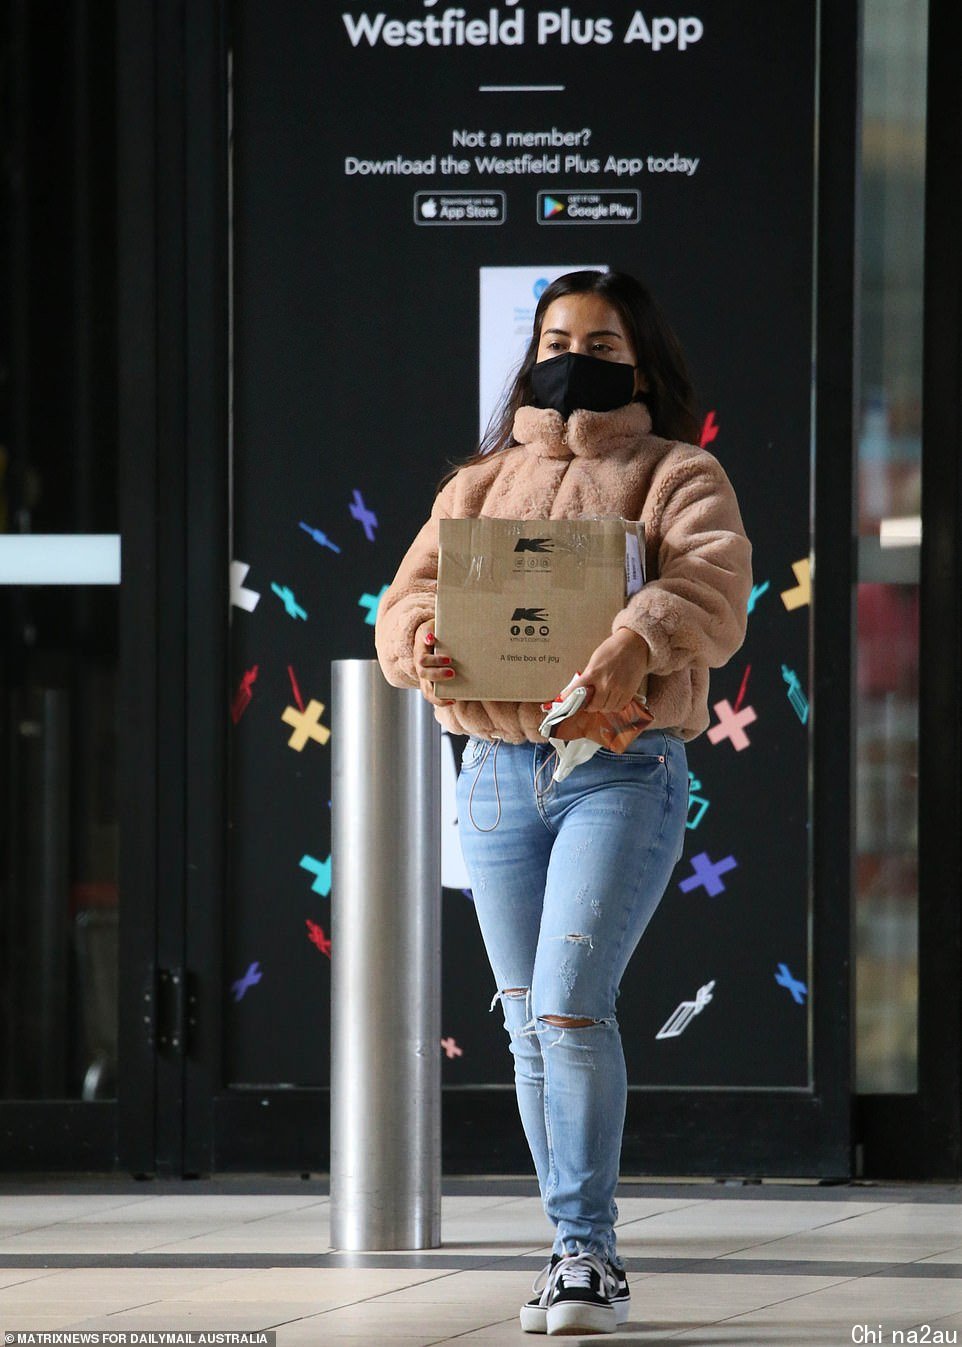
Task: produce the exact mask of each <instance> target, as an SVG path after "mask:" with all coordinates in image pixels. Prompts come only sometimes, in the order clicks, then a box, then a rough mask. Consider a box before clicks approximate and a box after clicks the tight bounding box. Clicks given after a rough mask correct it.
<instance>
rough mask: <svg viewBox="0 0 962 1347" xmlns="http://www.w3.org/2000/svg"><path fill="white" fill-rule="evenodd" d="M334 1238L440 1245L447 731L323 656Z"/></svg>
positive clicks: (364, 664) (414, 703) (360, 1245)
mask: <svg viewBox="0 0 962 1347" xmlns="http://www.w3.org/2000/svg"><path fill="white" fill-rule="evenodd" d="M331 669H332V683H331V715H332V723H331V746H332V753H333V779H332V792H331V836H332V841H331V866H332V871H331V894H332V901H331V923H332V926H331V974H332V1006H331V1021H332V1023H331V1243H332V1245H333V1247H334V1248H335V1249H432V1248H437V1247H438V1245H439V1244H440V1242H441V1060H440V1056H441V1054H440V1039H441V727H440V725H439V724H438V723H437V721H436V720H435V719H434V714H433V711H432V708H431V706H430V705H429V704H428V703H427V702H426V701H425V700H424V698H423V697H422V696H421V694H420V693H419V692H418V691H416V690H414V689H406V688H395V687H392V686H391V685H390V684H389V683H388V682H387V681H386V679H385V678H384V675H383V674H382V673H381V669H380V666H379V664H378V663H377V661H376V660H359V659H342V660H334V661H332V665H331Z"/></svg>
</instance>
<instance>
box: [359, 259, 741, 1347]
mask: <svg viewBox="0 0 962 1347" xmlns="http://www.w3.org/2000/svg"><path fill="white" fill-rule="evenodd" d="M698 432H699V428H698V421H697V419H696V416H695V413H694V400H693V393H692V388H691V382H690V379H689V376H688V373H687V370H686V365H685V359H684V356H683V354H682V351H681V348H680V346H679V344H678V341H677V339H676V337H675V335H674V333H673V332H672V330H671V328H670V327H669V325H668V323H667V322H666V321H665V319H664V317H663V315H662V314H661V311H660V310H659V308H658V306H657V305H656V304H655V303H654V301H653V300H652V298H651V296H650V294H649V292H648V291H647V289H646V288H645V287H644V286H643V285H642V284H641V283H640V282H639V281H637V280H636V279H634V278H633V277H631V276H628V275H625V274H624V273H618V272H595V271H577V272H571V273H570V274H568V275H566V276H562V277H560V278H559V279H558V280H556V281H554V282H552V284H550V285H549V286H548V287H547V288H546V289H545V291H544V293H543V294H542V296H541V299H540V301H539V303H538V307H537V310H536V312H535V319H534V330H533V333H532V337H531V342H530V345H529V347H528V350H527V352H526V354H525V357H524V360H523V362H522V364H521V366H520V369H519V371H518V374H517V377H516V378H515V380H514V384H513V386H512V387H511V389H510V391H509V393H508V396H507V398H506V399H505V404H504V407H503V410H502V413H501V415H500V418H499V419H497V420H496V421H495V422H494V423H493V424H492V427H491V428H490V429H489V432H488V434H487V435H486V437H485V441H484V442H483V443H482V446H481V448H480V449H479V451H478V452H477V453H476V454H474V455H473V456H472V457H471V458H469V459H468V460H467V461H466V462H464V463H462V464H461V465H460V466H459V467H457V468H455V469H454V470H453V471H452V472H451V473H449V474H448V475H447V476H446V477H445V478H444V479H443V480H442V483H441V486H440V488H439V491H438V494H437V497H436V499H435V502H434V508H433V509H432V511H431V517H430V519H429V520H428V522H427V523H426V524H425V525H424V527H423V528H422V529H421V531H420V532H419V534H418V535H417V537H416V539H415V540H414V542H413V544H412V546H411V547H410V549H409V551H408V553H407V555H406V556H405V558H404V560H403V561H402V563H401V566H400V568H399V570H398V572H397V575H396V576H395V578H394V581H393V583H392V584H391V586H390V588H389V589H388V591H387V593H386V594H385V595H384V598H383V599H382V601H381V605H380V609H379V612H378V617H377V624H376V628H375V644H376V649H377V654H378V659H379V661H380V664H381V668H382V669H383V671H384V674H385V676H386V677H387V679H388V681H389V682H390V683H392V684H394V685H395V686H417V687H419V688H420V690H421V692H422V693H423V695H424V696H425V697H426V698H427V700H428V701H429V702H431V704H432V705H433V706H435V707H436V708H437V709H436V711H435V716H436V718H437V719H438V720H439V721H440V723H441V724H442V725H443V726H444V727H445V728H446V729H448V730H451V731H452V732H454V733H460V734H468V735H469V736H470V738H469V740H468V743H467V746H466V748H465V751H464V755H463V758H462V763H461V772H460V774H459V777H458V814H459V828H460V836H461V846H462V850H463V852H464V859H465V862H466V865H467V868H468V873H469V875H470V878H471V887H472V893H473V896H474V900H475V907H476V910H477V914H478V921H479V924H480V927H481V933H482V937H483V939H484V943H485V947H486V950H487V953H488V958H489V961H490V963H491V968H492V971H493V973H494V978H495V982H496V986H497V993H496V996H495V1000H494V1001H493V1002H492V1007H493V1005H494V1004H495V1002H497V1001H498V1000H500V1001H501V1004H502V1007H503V1011H504V1018H505V1027H506V1029H507V1031H508V1034H509V1036H510V1047H511V1052H512V1053H513V1055H514V1069H515V1083H516V1088H517V1096H518V1105H519V1111H520V1114H521V1119H522V1124H523V1126H524V1130H525V1135H526V1137H527V1140H528V1144H529V1146H530V1148H531V1154H532V1158H533V1160H534V1164H535V1169H536V1171H537V1175H538V1182H539V1184H540V1188H541V1194H542V1199H543V1202H544V1208H545V1212H546V1213H547V1215H548V1217H549V1219H550V1220H551V1221H552V1223H553V1224H554V1226H555V1238H554V1246H553V1250H552V1257H551V1262H550V1263H549V1264H548V1265H547V1267H546V1268H545V1270H544V1272H543V1273H542V1274H541V1277H539V1279H538V1280H537V1281H536V1282H535V1287H534V1289H535V1291H536V1292H538V1294H536V1295H535V1297H534V1299H533V1300H531V1301H529V1302H528V1303H527V1304H526V1305H524V1306H523V1307H522V1309H521V1326H522V1328H524V1329H525V1330H526V1331H529V1332H548V1333H549V1334H552V1333H555V1334H561V1333H588V1332H613V1331H614V1329H615V1327H616V1325H617V1324H618V1323H623V1322H624V1321H625V1319H626V1318H627V1315H628V1304H629V1297H628V1285H627V1280H626V1278H625V1273H624V1266H623V1264H622V1262H621V1260H620V1258H619V1256H618V1253H617V1247H616V1239H615V1231H614V1224H615V1220H616V1219H617V1214H618V1212H617V1207H616V1205H615V1200H614V1193H615V1188H616V1186H617V1182H618V1167H619V1161H620V1153H621V1138H622V1131H623V1128H624V1119H625V1107H626V1102H627V1081H626V1074H625V1061H624V1054H623V1051H622V1046H621V1038H620V1034H619V1029H618V1023H617V1020H616V1018H615V1000H616V997H617V995H618V987H619V983H620V981H621V977H622V975H623V973H624V971H625V968H626V966H627V963H628V960H629V959H630V957H631V955H632V953H633V951H634V949H635V947H636V946H637V944H638V941H639V940H640V938H641V936H642V933H643V932H644V930H645V927H646V926H647V925H648V922H649V921H650V920H651V917H652V915H653V913H654V911H655V909H656V907H657V906H658V903H659V902H660V900H661V897H662V895H663V893H664V891H665V888H666V887H667V884H668V881H669V878H670V877H671V872H672V870H673V869H674V867H675V865H676V864H677V862H678V860H679V859H680V857H681V852H682V847H683V842H684V834H685V821H686V817H687V811H688V769H687V761H686V754H685V744H686V742H687V741H689V740H691V739H694V738H695V737H696V736H697V735H699V734H701V733H702V732H703V731H704V730H705V729H707V727H708V723H709V713H708V669H709V668H710V667H712V668H719V667H721V666H722V665H723V664H725V663H726V662H727V661H728V660H729V659H730V658H731V656H732V655H733V654H734V653H735V651H736V650H738V648H739V647H740V646H741V644H742V641H743V640H744V637H745V628H746V621H747V606H748V598H749V594H750V592H751V584H752V577H751V546H750V544H749V542H748V540H747V538H746V536H745V531H744V528H743V526H742V520H741V515H740V513H739V509H738V504H737V501H736V499H735V494H734V491H733V490H732V486H731V483H730V482H729V480H728V477H727V476H726V474H725V472H724V471H723V470H722V468H721V466H720V464H719V463H718V461H717V459H716V458H715V457H714V456H713V455H712V454H710V453H709V452H708V451H707V450H704V449H701V448H698V447H697V441H698V438H699V433H698ZM610 514H617V515H623V516H624V517H625V518H627V519H639V518H640V519H642V520H644V524H645V536H646V554H647V555H646V561H647V575H648V583H647V584H646V585H644V586H643V587H642V589H641V590H640V591H639V592H638V593H636V594H634V595H633V596H632V597H631V599H630V600H629V601H628V602H627V603H626V605H625V607H624V608H623V609H622V610H621V611H620V612H619V613H618V614H617V616H616V617H615V618H614V620H613V622H612V624H611V635H610V636H609V637H608V638H607V639H606V640H604V641H603V642H602V643H601V644H600V645H599V646H598V647H597V649H596V650H595V651H594V653H593V654H592V656H591V658H590V660H589V661H588V663H587V665H586V667H585V668H584V669H583V670H582V671H581V673H580V675H579V676H578V677H577V678H576V679H575V680H574V683H573V685H572V686H578V685H582V684H583V685H584V686H585V687H586V688H587V689H588V690H589V691H588V697H587V700H586V702H585V709H586V710H588V711H601V712H617V711H620V710H622V709H623V708H625V707H626V705H627V704H628V703H629V702H630V701H631V699H632V696H633V694H634V693H635V692H636V691H637V690H638V689H639V687H640V685H641V684H642V681H643V680H644V679H645V677H646V676H647V679H648V685H647V695H648V709H649V710H650V711H651V712H652V713H653V717H654V718H653V720H652V722H651V724H650V726H649V727H648V728H647V729H646V730H645V731H644V732H643V733H642V734H640V735H639V736H638V737H637V738H636V739H635V740H634V742H633V743H632V744H630V745H629V747H628V749H627V750H626V751H625V752H624V753H623V754H620V755H619V754H617V753H615V752H611V751H608V750H606V749H604V748H601V749H598V750H597V751H596V752H595V754H594V756H592V757H591V758H589V759H588V760H587V761H585V762H582V763H580V765H578V766H577V767H576V768H574V770H573V771H571V773H570V775H567V776H565V777H564V779H561V777H560V775H559V777H558V779H557V780H552V781H550V782H549V781H547V779H546V774H545V773H544V772H543V771H542V769H543V768H544V767H546V766H547V765H549V764H550V762H551V759H552V755H553V754H554V750H553V749H552V748H551V746H550V745H549V744H548V743H547V742H546V740H545V738H544V737H543V736H542V735H541V734H540V732H539V728H538V727H539V724H540V722H541V721H542V719H543V715H544V710H543V708H542V707H541V706H540V705H539V704H537V703H533V702H520V703H513V702H477V701H454V700H452V699H450V698H445V697H444V683H445V681H446V680H447V679H449V678H450V677H452V676H453V675H452V671H453V669H454V667H455V665H456V662H457V658H458V652H457V651H456V650H450V651H449V650H443V649H442V648H441V646H440V644H439V642H438V640H437V639H436V637H435V634H434V631H433V626H434V601H435V595H436V589H437V562H438V519H439V518H441V517H464V516H477V515H488V516H492V517H496V518H507V519H548V518H551V519H564V518H573V517H578V516H583V515H610ZM567 672H569V673H570V672H571V671H567ZM552 733H553V734H555V733H557V731H552ZM492 745H493V752H492Z"/></svg>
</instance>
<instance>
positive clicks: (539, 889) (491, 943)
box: [457, 730, 688, 1266]
mask: <svg viewBox="0 0 962 1347" xmlns="http://www.w3.org/2000/svg"><path fill="white" fill-rule="evenodd" d="M554 762H555V750H554V749H553V748H552V747H551V745H550V744H547V743H545V744H534V743H524V744H509V743H504V742H502V741H500V740H495V741H493V746H492V742H491V741H487V740H483V739H478V738H475V737H473V736H472V737H471V738H470V739H469V740H468V743H467V746H466V747H465V750H464V754H463V757H462V761H461V771H460V774H459V776H458V786H457V799H458V821H459V822H458V827H459V833H460V838H461V849H462V851H463V853H464V860H465V864H466V866H467V870H468V875H469V877H470V879H471V889H472V893H473V896H474V902H475V907H476V910H477V914H478V921H479V923H480V926H481V935H482V938H483V940H484V944H485V948H486V950H487V954H488V959H489V962H490V964H491V969H492V972H493V973H494V979H495V984H496V986H497V989H498V990H497V993H496V995H495V999H494V1001H493V1002H492V1008H493V1006H494V1005H495V1004H496V1002H497V1001H498V1000H500V1001H501V1004H502V1007H503V1011H504V1019H505V1028H506V1030H507V1032H508V1034H509V1037H510V1047H511V1052H512V1054H513V1055H514V1074H515V1086H516V1089H517V1096H518V1108H519V1111H520V1114H521V1121H522V1126H523V1127H524V1131H525V1136H526V1137H527V1140H528V1145H529V1146H530V1148H531V1155H532V1158H533V1160H534V1165H535V1169H536V1171H537V1175H538V1183H539V1185H540V1188H541V1196H542V1201H543V1203H544V1209H545V1213H546V1214H547V1216H548V1218H549V1220H550V1221H551V1222H552V1223H553V1225H554V1226H555V1238H554V1249H553V1251H554V1252H555V1253H559V1254H560V1253H565V1252H576V1251H579V1250H585V1251H589V1252H594V1253H598V1254H600V1255H601V1256H602V1257H604V1256H608V1257H610V1258H612V1260H613V1261H614V1262H615V1263H616V1264H618V1265H619V1266H620V1259H619V1257H618V1254H617V1247H616V1239H615V1232H614V1225H615V1221H616V1220H617V1217H618V1208H617V1205H616V1203H615V1188H616V1187H617V1183H618V1170H619V1165H620V1160H621V1139H622V1133H623V1131H624V1121H625V1108H626V1105H627V1099H628V1087H627V1076H626V1072H625V1058H624V1052H623V1050H622V1044H621V1034H620V1031H619V1028H618V1021H617V1019H616V1017H615V1001H616V998H617V996H618V988H619V984H620V982H621V978H622V975H623V974H624V971H625V968H626V967H627V964H628V960H629V959H630V958H631V955H632V953H633V952H634V950H635V947H636V946H637V944H638V941H639V940H640V939H641V936H642V933H643V932H644V930H645V927H646V926H647V925H648V922H649V921H650V920H651V917H652V915H653V913H654V911H655V909H656V908H657V906H658V904H659V902H660V901H661V898H662V895H663V894H664V892H665V889H666V887H667V885H668V881H669V879H670V878H671V873H672V871H673V870H674V868H675V865H676V864H677V863H678V861H679V859H680V858H681V853H682V849H683V846H684V838H685V820H686V817H687V813H688V763H687V757H686V753H685V744H684V741H683V740H682V739H680V738H677V737H675V736H674V735H671V734H666V733H664V731H662V730H648V731H646V732H645V733H644V734H641V735H639V736H638V738H637V739H636V740H635V741H634V743H632V744H631V745H630V746H629V748H628V749H627V751H626V752H625V753H623V754H617V753H613V752H610V751H608V750H607V749H599V750H598V752H597V753H595V755H594V757H592V758H590V759H589V760H588V761H587V762H583V763H581V764H580V765H579V766H577V767H576V768H575V769H574V770H573V771H572V772H571V774H570V775H569V776H567V777H566V778H565V779H564V780H563V781H551V776H552V768H553V765H554ZM563 1020H574V1021H577V1022H578V1024H577V1025H576V1026H572V1025H569V1024H563V1023H558V1021H563Z"/></svg>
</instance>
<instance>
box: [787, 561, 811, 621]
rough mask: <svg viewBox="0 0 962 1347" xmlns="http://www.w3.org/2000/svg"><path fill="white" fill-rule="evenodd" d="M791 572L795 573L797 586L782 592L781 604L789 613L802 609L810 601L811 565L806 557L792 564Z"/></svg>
mask: <svg viewBox="0 0 962 1347" xmlns="http://www.w3.org/2000/svg"><path fill="white" fill-rule="evenodd" d="M792 570H793V571H794V572H795V579H796V580H797V581H798V584H797V585H796V586H795V588H794V589H783V590H782V603H784V605H785V607H786V608H787V609H788V611H789V612H791V611H792V609H793V608H804V607H805V605H806V603H811V601H812V563H811V561H810V560H809V559H808V557H803V558H802V560H801V561H793V562H792Z"/></svg>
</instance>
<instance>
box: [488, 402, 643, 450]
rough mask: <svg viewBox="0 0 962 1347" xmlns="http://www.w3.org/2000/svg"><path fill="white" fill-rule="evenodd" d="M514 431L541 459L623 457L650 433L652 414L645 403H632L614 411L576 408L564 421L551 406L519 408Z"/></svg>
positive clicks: (522, 442)
mask: <svg viewBox="0 0 962 1347" xmlns="http://www.w3.org/2000/svg"><path fill="white" fill-rule="evenodd" d="M513 433H514V438H515V439H516V440H517V441H518V443H519V444H524V445H526V446H527V447H528V448H529V449H530V450H531V451H532V452H533V453H536V454H537V455H538V457H539V458H571V457H572V456H574V455H577V456H578V457H579V458H610V457H622V456H625V455H626V454H628V453H630V452H631V451H632V449H633V448H634V446H635V442H636V441H637V439H638V437H639V435H649V434H650V433H651V413H650V412H649V410H648V408H647V407H646V405H645V404H644V403H643V402H629V403H626V404H625V406H624V407H616V408H615V410H614V411H613V412H588V411H583V410H581V411H575V412H572V413H571V415H570V416H569V417H568V420H567V421H563V420H562V419H561V413H560V412H556V411H555V410H554V408H552V407H519V408H518V410H517V412H516V413H515V417H514V427H513Z"/></svg>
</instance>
